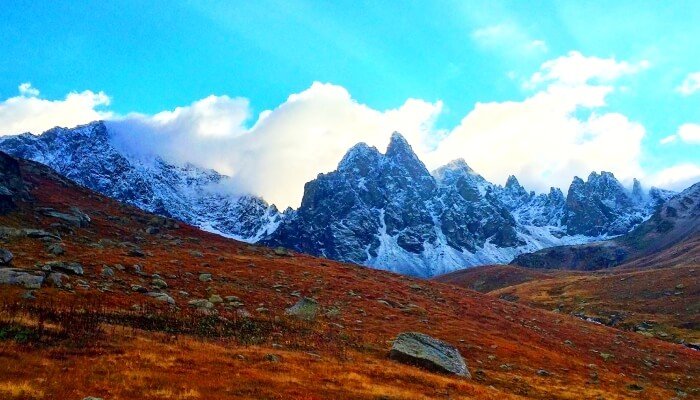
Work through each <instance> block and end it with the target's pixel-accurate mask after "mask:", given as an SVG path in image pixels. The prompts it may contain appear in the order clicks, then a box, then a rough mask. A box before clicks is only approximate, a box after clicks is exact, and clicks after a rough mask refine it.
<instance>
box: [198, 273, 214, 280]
mask: <svg viewBox="0 0 700 400" xmlns="http://www.w3.org/2000/svg"><path fill="white" fill-rule="evenodd" d="M199 280H200V281H201V282H211V274H199Z"/></svg>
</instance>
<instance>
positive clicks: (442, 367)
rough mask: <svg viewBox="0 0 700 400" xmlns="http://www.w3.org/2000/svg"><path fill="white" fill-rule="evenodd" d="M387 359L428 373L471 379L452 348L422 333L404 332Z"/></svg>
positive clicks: (461, 360)
mask: <svg viewBox="0 0 700 400" xmlns="http://www.w3.org/2000/svg"><path fill="white" fill-rule="evenodd" d="M389 357H390V358H391V359H393V360H396V361H399V362H402V363H405V364H411V365H417V366H419V367H422V368H425V369H427V370H430V371H437V372H444V373H449V374H454V375H459V376H463V377H465V378H471V374H470V373H469V369H468V368H467V364H466V363H465V362H464V359H463V358H462V355H461V354H460V353H459V350H457V349H456V348H455V347H454V346H452V345H449V344H447V343H445V342H443V341H440V340H438V339H435V338H433V337H431V336H428V335H426V334H423V333H418V332H404V333H401V334H399V335H398V336H397V337H396V339H395V340H394V344H393V345H392V347H391V352H390V353H389Z"/></svg>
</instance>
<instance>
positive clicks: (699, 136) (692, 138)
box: [678, 124, 700, 144]
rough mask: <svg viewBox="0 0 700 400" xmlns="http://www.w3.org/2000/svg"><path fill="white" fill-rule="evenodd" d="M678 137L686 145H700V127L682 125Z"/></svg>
mask: <svg viewBox="0 0 700 400" xmlns="http://www.w3.org/2000/svg"><path fill="white" fill-rule="evenodd" d="M678 137H679V138H680V139H681V140H682V141H683V142H685V143H689V144H700V125H697V124H683V125H681V127H680V128H678Z"/></svg>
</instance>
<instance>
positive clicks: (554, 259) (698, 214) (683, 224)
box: [512, 183, 700, 270]
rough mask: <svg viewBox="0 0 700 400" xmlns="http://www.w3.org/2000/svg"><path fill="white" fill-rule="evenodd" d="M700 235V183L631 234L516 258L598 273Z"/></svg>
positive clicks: (529, 264) (534, 264) (532, 263)
mask: <svg viewBox="0 0 700 400" xmlns="http://www.w3.org/2000/svg"><path fill="white" fill-rule="evenodd" d="M697 235H700V183H696V184H695V185H693V186H691V187H689V188H688V189H686V190H684V191H683V192H681V193H678V194H677V195H675V196H673V197H671V198H670V199H669V200H668V201H666V202H665V203H664V204H663V205H661V206H659V207H658V208H657V209H656V211H655V212H654V214H653V215H652V216H651V217H650V218H649V219H648V220H646V221H644V222H643V223H641V224H640V225H639V226H637V227H636V228H634V229H633V230H632V231H630V232H629V233H627V234H624V235H622V236H619V237H616V238H614V239H611V240H607V241H602V242H596V243H589V244H585V245H577V246H560V247H552V248H547V249H543V250H540V251H537V252H534V253H531V254H522V255H520V256H518V257H516V258H515V259H514V260H513V262H512V264H516V265H519V266H522V267H529V268H565V269H580V270H594V269H602V268H609V267H613V266H617V265H620V264H622V263H623V262H626V261H630V260H633V259H636V258H640V257H644V256H646V255H649V254H652V253H655V252H658V251H661V250H664V249H666V248H669V247H671V246H673V245H675V244H677V243H679V242H681V241H682V240H687V239H691V238H693V237H696V236H697Z"/></svg>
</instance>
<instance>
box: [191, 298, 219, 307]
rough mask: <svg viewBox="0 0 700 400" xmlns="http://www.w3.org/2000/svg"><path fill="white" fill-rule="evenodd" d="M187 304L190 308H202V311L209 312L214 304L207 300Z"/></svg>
mask: <svg viewBox="0 0 700 400" xmlns="http://www.w3.org/2000/svg"><path fill="white" fill-rule="evenodd" d="M187 304H189V305H190V306H192V307H196V308H204V309H207V310H210V309H212V308H214V304H213V303H212V302H210V301H209V300H207V299H195V300H190V301H188V302H187Z"/></svg>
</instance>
